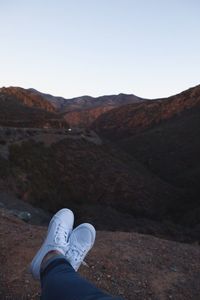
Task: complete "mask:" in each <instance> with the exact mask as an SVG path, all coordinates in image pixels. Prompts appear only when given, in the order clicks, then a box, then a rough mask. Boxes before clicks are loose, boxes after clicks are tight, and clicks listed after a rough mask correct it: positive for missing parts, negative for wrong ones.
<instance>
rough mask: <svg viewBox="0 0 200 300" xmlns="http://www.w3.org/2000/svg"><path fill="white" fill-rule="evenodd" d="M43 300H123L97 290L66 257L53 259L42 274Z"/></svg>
mask: <svg viewBox="0 0 200 300" xmlns="http://www.w3.org/2000/svg"><path fill="white" fill-rule="evenodd" d="M41 286H42V295H41V300H123V299H122V298H118V297H112V296H109V295H108V294H106V293H104V292H103V291H101V290H100V289H98V288H96V287H95V286H94V285H93V284H91V283H90V282H88V281H87V280H85V279H84V278H82V277H81V276H80V275H79V274H78V273H77V272H75V271H74V269H73V268H72V266H71V265H70V264H69V263H68V262H67V260H66V259H65V257H64V256H59V257H57V258H54V259H51V260H49V261H48V262H47V264H46V265H45V267H44V269H43V270H42V272H41Z"/></svg>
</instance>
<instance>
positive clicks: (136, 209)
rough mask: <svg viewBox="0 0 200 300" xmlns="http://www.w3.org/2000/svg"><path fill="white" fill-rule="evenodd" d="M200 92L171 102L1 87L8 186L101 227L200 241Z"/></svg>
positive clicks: (1, 184) (2, 162) (4, 186)
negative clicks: (59, 94) (66, 95)
mask: <svg viewBox="0 0 200 300" xmlns="http://www.w3.org/2000/svg"><path fill="white" fill-rule="evenodd" d="M199 116H200V86H196V87H194V88H191V89H189V90H187V91H184V92H182V93H180V94H178V95H175V96H172V97H169V98H163V99H155V100H150V99H142V98H139V97H137V96H134V95H125V94H119V95H112V96H102V97H98V98H92V97H89V96H83V97H78V98H73V99H64V98H62V97H54V96H51V95H48V94H43V93H40V92H38V91H36V90H34V89H28V90H25V89H22V88H18V87H10V88H1V89H0V125H1V130H0V188H1V190H4V192H6V191H12V192H13V194H14V195H16V197H19V198H20V199H22V200H24V201H27V202H30V203H32V204H34V205H35V206H39V207H42V208H43V209H46V210H48V211H49V212H51V213H52V212H54V211H56V210H57V209H59V208H60V207H63V206H70V207H72V208H73V209H74V210H75V211H76V213H77V219H78V220H79V221H81V220H82V218H83V216H87V218H88V220H89V221H91V222H93V223H95V225H96V226H97V228H98V229H106V230H108V229H109V230H126V231H130V230H133V231H138V232H142V233H150V234H153V235H156V236H159V237H165V238H169V239H176V240H179V241H187V242H190V241H199V227H198V226H199V225H198V224H199V222H200V202H199V199H200V197H199V196H200V190H199V179H200V165H199V158H198V156H199V153H200V139H199V134H200V118H199Z"/></svg>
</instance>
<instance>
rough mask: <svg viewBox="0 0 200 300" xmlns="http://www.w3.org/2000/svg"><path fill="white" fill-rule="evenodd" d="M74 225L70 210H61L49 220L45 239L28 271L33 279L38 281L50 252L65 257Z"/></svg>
mask: <svg viewBox="0 0 200 300" xmlns="http://www.w3.org/2000/svg"><path fill="white" fill-rule="evenodd" d="M73 224H74V214H73V212H72V211H71V210H69V209H67V208H63V209H61V210H59V211H58V212H57V213H56V214H55V215H54V216H53V218H52V219H51V221H50V223H49V227H48V232H47V236H46V239H45V240H44V242H43V244H42V246H41V248H40V249H39V251H38V252H37V254H36V255H35V257H34V258H33V260H32V262H31V266H30V271H31V273H32V275H33V277H34V278H35V279H38V280H39V279H40V267H41V263H42V260H43V258H44V256H45V255H46V254H47V253H48V252H50V251H53V250H55V251H59V252H60V253H61V254H63V255H65V253H66V251H67V250H68V248H69V236H70V233H71V232H72V228H73Z"/></svg>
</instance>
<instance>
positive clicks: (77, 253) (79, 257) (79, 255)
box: [67, 245, 87, 264]
mask: <svg viewBox="0 0 200 300" xmlns="http://www.w3.org/2000/svg"><path fill="white" fill-rule="evenodd" d="M86 252H87V249H86V248H85V247H84V248H80V247H78V246H77V245H72V246H71V247H70V249H69V251H68V253H67V254H68V256H70V257H71V258H72V259H73V261H74V262H75V263H76V264H79V263H80V262H81V263H83V264H85V262H84V261H83V259H84V257H85V254H86Z"/></svg>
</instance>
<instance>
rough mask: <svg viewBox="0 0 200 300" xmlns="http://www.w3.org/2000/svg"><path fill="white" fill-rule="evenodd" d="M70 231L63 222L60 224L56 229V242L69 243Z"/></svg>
mask: <svg viewBox="0 0 200 300" xmlns="http://www.w3.org/2000/svg"><path fill="white" fill-rule="evenodd" d="M68 236H69V231H68V230H66V229H65V227H63V226H62V225H61V224H58V225H57V227H56V231H55V239H54V240H55V243H56V244H62V245H64V246H65V245H67V244H68Z"/></svg>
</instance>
